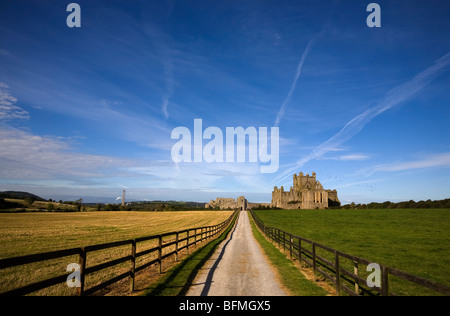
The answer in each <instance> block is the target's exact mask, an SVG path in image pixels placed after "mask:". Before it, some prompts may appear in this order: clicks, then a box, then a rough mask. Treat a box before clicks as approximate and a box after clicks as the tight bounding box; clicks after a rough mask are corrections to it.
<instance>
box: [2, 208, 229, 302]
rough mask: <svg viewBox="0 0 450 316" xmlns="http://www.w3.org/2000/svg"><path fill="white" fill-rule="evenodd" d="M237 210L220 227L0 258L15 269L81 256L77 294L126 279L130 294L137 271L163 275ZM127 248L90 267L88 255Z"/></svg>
mask: <svg viewBox="0 0 450 316" xmlns="http://www.w3.org/2000/svg"><path fill="white" fill-rule="evenodd" d="M236 214H237V211H235V212H234V213H233V214H232V215H231V216H230V217H229V218H228V219H227V220H225V221H223V222H222V223H220V224H217V225H214V226H203V227H196V228H190V229H186V230H183V231H177V232H169V233H164V234H159V235H153V236H148V237H141V238H136V239H131V240H123V241H116V242H109V243H104V244H98V245H91V246H87V247H79V248H71V249H65V250H58V251H52V252H46V253H38V254H32V255H26V256H20V257H14V258H7V259H0V270H2V269H6V268H11V267H17V266H21V265H24V264H30V263H36V262H43V261H47V260H52V259H58V258H63V257H68V256H73V255H77V256H78V258H79V260H78V264H79V267H80V270H79V276H80V280H79V281H80V285H81V286H78V287H77V295H79V296H83V295H90V294H93V293H95V292H97V291H99V290H101V289H103V288H105V287H106V286H109V285H111V284H114V283H116V282H118V281H120V280H122V279H124V278H127V277H128V278H129V280H130V284H129V288H130V291H133V290H134V287H135V275H136V273H137V272H139V271H141V270H143V269H145V268H147V267H149V266H151V265H153V264H157V265H158V269H159V273H161V272H162V261H163V260H164V259H166V258H168V257H170V256H173V255H174V256H175V261H178V254H179V252H180V251H182V250H184V249H186V250H187V252H188V253H189V247H190V246H192V245H196V244H197V243H200V242H202V241H204V240H207V239H208V238H212V237H213V236H216V235H218V234H220V233H221V232H223V231H224V230H225V229H226V228H227V227H228V225H229V224H230V223H231V221H232V219H233V217H234V216H236ZM147 241H157V245H156V246H154V247H151V248H148V249H145V250H142V251H139V252H137V251H136V247H137V245H138V244H139V243H142V242H147ZM123 246H129V247H130V248H129V250H130V251H129V254H128V255H126V256H123V257H120V258H116V259H114V260H111V261H108V262H103V263H101V264H97V265H94V266H90V267H86V257H87V254H88V253H93V252H95V251H99V250H104V249H111V248H116V247H123ZM164 249H170V251H168V252H164ZM152 253H153V254H154V253H156V254H157V255H156V258H154V259H152V260H150V261H147V262H145V263H143V264H141V265H140V266H136V259H137V258H139V257H142V256H145V255H148V254H152ZM125 262H129V263H130V268H129V269H127V271H126V272H124V273H121V274H120V275H117V276H114V277H113V278H111V279H109V280H107V281H103V282H101V283H100V284H97V285H95V286H93V287H90V288H85V284H86V282H85V279H86V276H87V275H89V274H91V273H94V272H97V271H100V270H103V269H106V268H109V267H113V266H116V265H119V264H121V263H125ZM71 273H72V272H70V273H65V274H61V275H59V276H56V277H51V278H48V279H45V280H43V281H38V282H35V283H32V284H28V285H25V286H22V287H19V288H16V289H12V290H8V291H6V292H3V293H0V296H5V295H9V296H11V295H14V296H17V295H26V294H29V293H32V292H36V291H39V290H42V289H45V288H48V287H50V286H54V285H57V284H60V283H63V282H66V281H67V279H68V277H69V275H71Z"/></svg>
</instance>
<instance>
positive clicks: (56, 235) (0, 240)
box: [0, 211, 232, 295]
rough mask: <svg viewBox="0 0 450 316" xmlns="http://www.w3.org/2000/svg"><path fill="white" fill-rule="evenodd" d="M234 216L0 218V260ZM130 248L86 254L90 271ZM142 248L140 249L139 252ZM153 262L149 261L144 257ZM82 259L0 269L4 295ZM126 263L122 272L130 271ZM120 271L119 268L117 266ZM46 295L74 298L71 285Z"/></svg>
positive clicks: (33, 215)
mask: <svg viewBox="0 0 450 316" xmlns="http://www.w3.org/2000/svg"><path fill="white" fill-rule="evenodd" d="M231 214H232V212H231V211H180V212H77V213H53V212H44V213H34V212H29V213H0V258H10V257H15V256H22V255H28V254H35V253H41V252H48V251H54V250H61V249H68V248H74V247H82V246H89V245H95V244H101V243H108V242H113V241H120V240H127V239H134V238H139V237H144V236H151V235H157V234H162V233H166V232H173V231H181V230H184V229H187V228H195V227H202V226H210V225H216V224H219V223H221V222H223V221H225V220H226V219H227V218H228V217H229V216H230V215H231ZM154 246H155V245H153V243H152V242H149V243H147V244H142V245H138V249H137V251H140V250H141V249H144V248H151V247H154ZM128 248H129V247H118V248H113V249H109V250H105V251H103V252H102V251H100V252H98V253H95V255H94V254H92V255H89V254H88V258H87V261H88V266H90V265H95V264H99V263H102V262H105V261H107V260H112V259H115V258H119V257H123V256H124V255H127V254H128V252H129V249H128ZM139 248H141V249H139ZM141 259H142V260H151V259H152V258H151V257H147V258H141ZM72 262H73V263H76V262H78V258H77V257H76V256H73V258H70V257H67V258H64V259H63V260H61V259H60V260H51V261H46V262H41V263H38V264H28V265H24V266H20V267H15V268H8V269H4V270H0V292H3V291H5V290H9V289H12V288H15V287H17V286H21V285H25V284H28V283H30V282H34V281H37V280H41V279H45V278H48V277H51V276H54V275H59V274H61V272H64V271H65V268H66V266H67V265H68V264H69V263H72ZM128 266H129V264H124V266H123V267H122V269H127V268H128ZM118 268H119V269H120V267H118ZM114 273H118V272H117V271H104V272H102V274H101V275H98V276H96V277H95V276H94V277H93V279H92V282H91V283H92V284H95V283H98V282H101V281H102V280H105V279H108V278H109V277H110V276H111V275H114ZM41 292H42V293H38V294H42V295H67V294H68V295H73V294H74V293H73V291H69V289H68V288H67V286H64V285H62V286H60V287H59V289H58V288H57V289H56V290H49V291H46V290H43V291H41Z"/></svg>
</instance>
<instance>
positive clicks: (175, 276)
mask: <svg viewBox="0 0 450 316" xmlns="http://www.w3.org/2000/svg"><path fill="white" fill-rule="evenodd" d="M236 218H237V217H235V218H234V219H233V221H232V223H231V225H230V226H228V228H227V229H226V230H225V231H224V232H223V233H222V234H221V235H220V236H219V237H218V238H216V239H215V240H213V241H211V242H209V243H208V244H206V245H204V246H203V247H201V248H199V249H197V250H196V251H195V252H193V253H192V254H190V255H189V256H188V257H186V258H185V259H184V260H183V261H182V262H180V263H179V264H177V265H176V266H174V267H172V268H171V269H169V270H168V271H166V272H165V275H164V276H163V277H162V278H161V279H159V280H158V281H157V282H155V283H154V284H152V285H150V286H149V287H148V288H147V289H146V290H144V292H143V293H142V294H141V295H142V296H183V295H185V294H186V293H187V291H188V290H189V286H190V285H191V283H192V281H193V280H194V278H195V276H196V275H197V272H198V271H199V270H200V269H201V268H202V266H203V265H204V264H205V263H206V261H207V260H208V259H209V258H210V257H211V256H212V255H213V253H214V251H215V250H216V248H217V247H218V246H219V245H220V243H221V242H222V241H224V240H225V239H226V238H227V236H228V234H229V232H230V231H231V229H232V228H233V227H234V225H235V223H236Z"/></svg>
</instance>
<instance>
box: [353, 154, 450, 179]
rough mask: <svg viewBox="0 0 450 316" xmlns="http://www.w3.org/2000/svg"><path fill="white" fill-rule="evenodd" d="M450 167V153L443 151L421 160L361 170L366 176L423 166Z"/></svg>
mask: <svg viewBox="0 0 450 316" xmlns="http://www.w3.org/2000/svg"><path fill="white" fill-rule="evenodd" d="M435 167H447V168H448V167H450V153H441V154H435V155H430V156H428V157H425V158H423V159H421V160H416V161H405V162H396V163H392V164H383V165H377V166H375V167H372V168H371V169H364V170H362V171H360V173H361V174H364V175H365V176H371V175H373V174H374V173H376V172H398V171H406V170H414V169H423V168H435Z"/></svg>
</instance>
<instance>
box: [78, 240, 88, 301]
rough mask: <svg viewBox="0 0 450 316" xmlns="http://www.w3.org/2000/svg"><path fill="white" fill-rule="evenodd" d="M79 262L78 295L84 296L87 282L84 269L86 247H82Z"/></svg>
mask: <svg viewBox="0 0 450 316" xmlns="http://www.w3.org/2000/svg"><path fill="white" fill-rule="evenodd" d="M78 263H79V265H80V287H78V288H77V294H78V296H83V294H84V283H85V274H84V271H85V270H86V250H85V249H84V247H81V248H80V257H79V261H78Z"/></svg>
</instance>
